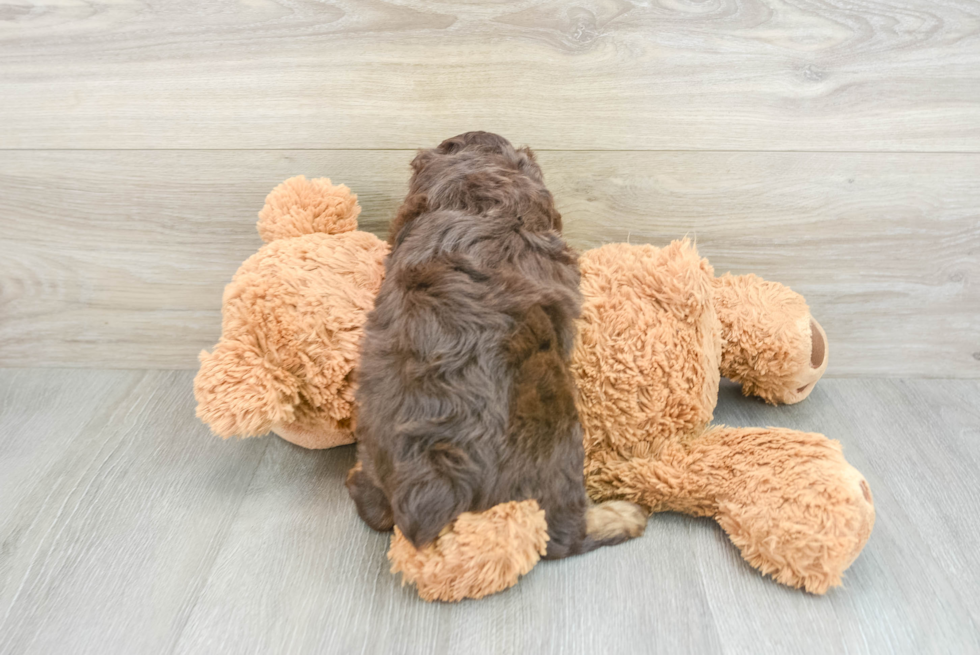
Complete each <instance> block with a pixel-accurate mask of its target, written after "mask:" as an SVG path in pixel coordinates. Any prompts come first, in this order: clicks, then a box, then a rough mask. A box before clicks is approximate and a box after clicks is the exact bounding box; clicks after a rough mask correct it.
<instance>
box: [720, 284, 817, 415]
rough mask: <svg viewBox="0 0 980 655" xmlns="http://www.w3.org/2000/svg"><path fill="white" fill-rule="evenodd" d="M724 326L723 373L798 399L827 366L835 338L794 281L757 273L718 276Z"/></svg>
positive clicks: (785, 399) (765, 394)
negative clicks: (778, 280) (774, 279)
mask: <svg viewBox="0 0 980 655" xmlns="http://www.w3.org/2000/svg"><path fill="white" fill-rule="evenodd" d="M714 298H715V308H716V310H717V313H718V318H719V320H720V321H721V326H722V360H721V373H722V375H724V376H725V377H727V378H729V379H730V380H733V381H735V382H738V383H739V384H741V385H742V390H743V391H744V393H745V395H753V396H758V397H760V398H762V399H763V400H765V401H766V402H769V403H773V404H776V403H783V404H793V403H798V402H800V401H801V400H803V399H804V398H806V397H807V396H809V395H810V392H812V391H813V388H814V385H816V383H817V381H818V380H819V379H820V378H821V377H822V376H823V374H824V372H825V371H826V370H827V362H828V361H829V351H830V348H829V344H828V342H827V334H826V332H824V330H823V327H821V325H820V323H818V322H817V320H816V319H814V318H813V316H812V315H811V314H810V308H809V307H807V304H806V301H805V300H804V299H803V296H801V295H800V294H798V293H795V292H794V291H792V290H791V289H790V288H789V287H786V286H784V285H782V284H779V283H776V282H769V281H767V280H763V279H762V278H760V277H757V276H755V275H738V276H735V275H730V274H726V275H723V276H721V277H719V278H717V279H716V280H715V281H714Z"/></svg>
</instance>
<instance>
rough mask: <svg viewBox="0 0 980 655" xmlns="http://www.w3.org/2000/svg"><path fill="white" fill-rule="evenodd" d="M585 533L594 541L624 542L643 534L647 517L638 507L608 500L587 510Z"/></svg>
mask: <svg viewBox="0 0 980 655" xmlns="http://www.w3.org/2000/svg"><path fill="white" fill-rule="evenodd" d="M585 521H586V531H587V532H588V535H589V537H591V538H592V539H594V540H596V541H609V540H616V541H626V540H627V539H633V538H634V537H639V536H640V535H642V534H643V530H644V529H645V528H646V526H647V515H646V514H645V513H644V512H643V510H642V509H640V506H639V505H635V504H634V503H630V502H627V501H625V500H609V501H606V502H604V503H600V504H598V505H593V506H592V507H590V508H589V510H588V512H587V513H586V516H585Z"/></svg>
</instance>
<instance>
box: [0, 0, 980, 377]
mask: <svg viewBox="0 0 980 655" xmlns="http://www.w3.org/2000/svg"><path fill="white" fill-rule="evenodd" d="M978 26H980V4H977V3H974V2H962V1H960V0H939V1H935V0H909V1H908V2H904V3H902V4H901V6H898V5H891V4H880V3H879V4H868V3H859V2H854V1H852V0H844V1H843V2H835V3H809V2H797V1H795V0H793V1H790V2H779V3H775V2H772V1H771V0H745V1H744V2H734V1H733V0H712V1H710V2H703V3H702V2H687V1H683V0H682V1H681V2H669V3H668V2H655V3H645V2H628V1H624V2H600V1H595V0H585V1H584V2H580V3H577V4H576V5H574V6H571V5H569V4H568V3H560V2H534V1H526V0H521V1H518V0H514V1H513V2H503V3H489V4H488V3H471V4H467V5H462V6H456V5H452V4H448V3H437V2H421V1H409V2H399V3H387V2H379V1H369V2H356V3H355V2H348V1H346V0H337V1H335V2H329V3H304V2H296V1H293V0H276V1H269V2H258V3H247V4H240V3H235V2H231V1H230V0H220V1H218V2H210V3H177V4H174V3H167V2H157V1H151V2H135V0H132V1H131V0H123V1H121V2H114V3H110V4H80V5H76V4H51V3H44V2H22V3H18V4H11V5H0V365H3V366H15V367H24V366H68V367H87V366H103V367H118V368H146V367H152V368H194V367H195V366H196V359H195V355H196V353H197V352H198V351H199V350H200V349H201V348H205V347H208V346H210V345H211V344H212V343H213V342H214V341H215V339H216V338H217V335H218V331H219V310H220V300H221V289H222V287H223V285H224V284H225V283H226V282H227V281H228V280H229V279H230V277H231V275H232V274H233V273H234V271H235V269H236V268H237V266H238V264H239V263H240V262H241V261H242V260H243V259H244V258H245V257H247V256H248V255H250V254H251V253H252V252H254V251H255V249H256V248H257V247H258V246H259V245H260V242H259V240H258V238H257V237H256V235H255V232H254V228H253V223H254V219H255V213H256V211H257V210H258V209H259V208H260V207H261V204H262V199H263V197H264V195H265V194H266V193H267V192H268V191H269V190H270V189H271V188H272V187H273V186H274V185H275V184H276V183H278V182H279V181H281V180H282V179H284V178H286V177H288V176H290V175H295V174H300V173H302V174H306V175H308V176H318V175H326V176H330V177H332V178H334V179H335V180H336V181H343V182H345V183H347V184H349V185H350V186H351V187H352V188H354V190H355V191H357V192H358V193H359V194H360V196H361V200H362V204H363V205H364V208H365V211H364V214H363V215H362V216H363V218H364V227H365V228H366V229H371V230H373V231H383V226H384V224H385V222H386V220H387V219H388V218H389V217H390V215H391V213H392V211H393V209H394V208H395V206H396V205H397V203H398V200H399V197H400V195H401V194H402V193H403V191H404V187H405V182H406V180H407V176H408V171H407V162H408V161H409V160H410V158H411V156H412V150H413V149H414V148H417V147H420V146H430V145H433V144H435V143H437V142H438V141H439V140H440V139H442V138H444V137H446V136H450V135H452V134H455V133H458V132H460V131H463V130H468V129H489V130H494V131H499V132H501V133H503V134H504V135H506V136H508V137H509V138H511V139H512V140H514V141H515V142H518V143H522V144H528V145H531V146H532V147H535V148H538V149H540V150H542V152H541V161H542V164H543V166H544V168H545V173H546V176H547V179H548V182H549V184H550V186H551V187H552V189H553V190H554V191H555V193H556V195H557V197H558V200H559V204H560V208H561V210H562V211H563V213H564V214H565V216H566V222H567V225H568V238H569V240H570V241H571V242H572V243H573V244H574V245H576V246H578V247H580V248H587V247H591V246H595V245H598V244H601V243H606V242H610V241H617V240H625V239H628V240H630V241H631V242H634V243H638V242H651V243H657V244H663V243H666V242H668V241H669V240H671V239H674V238H678V237H682V236H684V235H691V236H695V237H696V238H697V240H698V243H699V246H700V248H701V252H702V254H703V255H705V256H707V257H709V259H710V260H711V261H712V263H713V264H714V266H715V268H716V270H717V271H718V272H724V271H728V270H731V271H733V272H736V273H747V272H755V273H758V274H760V275H763V276H764V277H768V278H771V279H775V280H779V281H782V282H785V283H787V284H789V285H790V286H792V287H793V288H794V289H797V290H798V291H800V292H802V293H804V294H805V295H806V296H807V298H808V300H809V301H810V304H811V306H812V308H813V310H814V313H815V314H816V315H817V317H818V318H819V319H820V320H821V322H822V323H823V324H824V326H825V328H826V329H827V332H828V335H829V337H830V339H831V345H832V357H831V365H830V370H829V375H831V376H858V375H885V376H926V377H935V376H955V377H980V284H978V280H980V38H978V36H980V27H978Z"/></svg>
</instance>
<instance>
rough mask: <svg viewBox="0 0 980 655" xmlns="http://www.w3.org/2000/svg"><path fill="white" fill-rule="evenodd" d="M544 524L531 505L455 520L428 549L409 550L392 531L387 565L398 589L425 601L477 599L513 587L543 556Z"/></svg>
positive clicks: (496, 508)
mask: <svg viewBox="0 0 980 655" xmlns="http://www.w3.org/2000/svg"><path fill="white" fill-rule="evenodd" d="M547 547H548V524H547V523H546V522H545V518H544V510H542V509H541V508H540V507H539V506H538V503H537V502H536V501H534V500H525V501H521V502H516V501H515V502H509V503H502V504H500V505H495V506H494V507H491V508H490V509H488V510H486V511H484V512H466V513H464V514H460V515H459V517H458V518H457V519H456V521H455V523H453V524H452V525H450V526H447V527H446V528H445V529H443V531H442V533H441V534H440V535H439V537H438V538H437V539H436V540H435V541H434V542H432V543H430V544H428V545H426V546H423V547H422V548H415V546H413V545H412V542H410V541H409V540H408V539H406V538H405V536H404V535H403V534H402V533H401V531H400V530H399V529H398V527H397V526H396V527H395V533H394V535H393V536H392V538H391V548H390V549H389V551H388V559H389V560H390V561H391V572H392V573H401V574H402V584H403V585H405V584H414V585H415V586H416V588H417V589H418V593H419V596H420V597H421V598H422V599H423V600H427V601H434V600H439V601H449V602H452V601H459V600H463V599H465V598H474V599H475V598H483V597H484V596H488V595H490V594H495V593H497V592H499V591H503V590H504V589H507V588H509V587H512V586H514V585H515V584H517V581H518V579H520V577H521V576H522V575H526V574H527V573H528V572H529V571H530V570H531V569H532V568H534V565H535V564H537V563H538V560H540V559H541V556H543V555H544V554H545V553H546V552H547Z"/></svg>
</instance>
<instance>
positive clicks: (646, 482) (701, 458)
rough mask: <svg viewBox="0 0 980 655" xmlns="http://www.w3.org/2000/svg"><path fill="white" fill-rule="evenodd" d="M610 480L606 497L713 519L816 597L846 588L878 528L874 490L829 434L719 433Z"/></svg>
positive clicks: (626, 467) (748, 556) (626, 466)
mask: <svg viewBox="0 0 980 655" xmlns="http://www.w3.org/2000/svg"><path fill="white" fill-rule="evenodd" d="M603 475H604V476H606V478H607V479H606V480H605V481H604V484H603V485H595V484H593V485H592V486H593V487H594V488H597V489H599V490H603V489H604V490H605V491H606V493H605V494H603V495H607V496H612V495H614V494H615V495H618V496H619V497H622V498H626V499H628V500H633V501H634V502H638V503H640V504H641V505H643V506H645V507H646V508H647V509H648V510H650V511H679V512H684V513H687V514H694V515H697V516H711V517H713V518H714V519H715V520H716V521H718V523H719V524H720V525H721V527H722V528H723V529H724V530H725V532H727V533H728V535H729V537H730V538H731V540H732V542H733V543H734V544H735V545H736V546H737V547H738V548H739V550H740V551H741V553H742V557H744V558H745V560H746V561H748V562H749V563H750V564H751V565H752V566H754V567H755V568H757V569H759V570H760V571H762V572H763V573H766V574H769V575H771V576H772V577H773V578H774V579H776V580H777V581H778V582H781V583H783V584H786V585H790V586H792V587H803V588H805V589H806V590H807V591H809V592H812V593H817V594H822V593H825V592H826V591H827V590H828V589H829V588H831V587H836V586H838V585H840V583H841V576H842V574H843V573H844V570H845V569H847V567H848V566H850V565H851V563H852V562H853V561H854V559H855V558H856V557H857V556H858V553H860V552H861V549H862V548H863V547H864V544H865V543H866V542H867V540H868V537H869V536H870V535H871V529H872V527H873V526H874V520H875V509H874V501H873V499H872V497H871V490H870V488H869V487H868V483H867V482H866V481H865V479H864V477H863V476H862V475H861V474H860V473H859V472H858V471H857V470H856V469H855V468H854V467H852V466H851V465H850V464H848V463H847V460H845V459H844V456H843V454H842V452H841V448H840V444H839V443H838V442H836V441H832V440H830V439H827V438H826V437H825V436H823V435H821V434H813V433H807V432H798V431H795V430H784V429H779V428H728V427H715V428H711V429H710V430H708V431H707V432H705V433H704V434H703V435H701V436H700V437H697V438H695V439H693V440H691V441H689V442H687V443H680V442H676V443H674V444H671V445H670V447H668V448H665V449H664V450H663V452H662V454H661V456H660V457H658V458H655V459H654V458H650V459H642V458H633V459H630V460H625V461H622V462H619V463H618V464H615V465H610V466H607V467H606V468H605V469H604V470H603Z"/></svg>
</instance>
